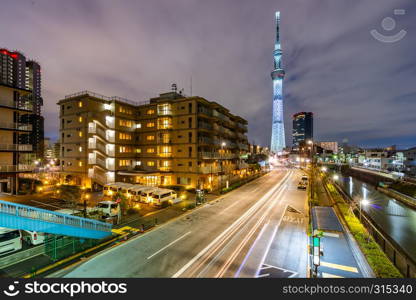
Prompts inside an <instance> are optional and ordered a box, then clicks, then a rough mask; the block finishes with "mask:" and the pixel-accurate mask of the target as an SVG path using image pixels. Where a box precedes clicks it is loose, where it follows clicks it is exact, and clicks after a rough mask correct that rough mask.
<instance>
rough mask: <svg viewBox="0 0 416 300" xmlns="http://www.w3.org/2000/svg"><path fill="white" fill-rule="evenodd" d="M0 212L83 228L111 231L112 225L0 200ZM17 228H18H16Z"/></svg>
mask: <svg viewBox="0 0 416 300" xmlns="http://www.w3.org/2000/svg"><path fill="white" fill-rule="evenodd" d="M0 213H4V214H9V215H13V216H18V217H22V218H29V219H33V220H39V221H44V222H49V223H55V224H62V225H67V226H73V227H78V228H83V229H90V230H97V231H105V232H111V228H112V225H111V224H108V223H104V222H101V221H97V220H91V219H86V218H81V217H77V216H72V215H66V214H62V213H58V212H54V211H50V210H46V209H42V208H37V207H30V206H26V205H21V204H17V203H12V202H7V201H2V200H0ZM16 229H18V228H16Z"/></svg>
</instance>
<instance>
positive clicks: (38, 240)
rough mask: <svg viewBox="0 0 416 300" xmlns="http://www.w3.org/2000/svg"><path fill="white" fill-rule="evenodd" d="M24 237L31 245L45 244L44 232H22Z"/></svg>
mask: <svg viewBox="0 0 416 300" xmlns="http://www.w3.org/2000/svg"><path fill="white" fill-rule="evenodd" d="M22 236H23V240H25V241H26V243H28V244H29V245H40V244H43V243H44V242H45V233H43V232H37V231H29V230H22Z"/></svg>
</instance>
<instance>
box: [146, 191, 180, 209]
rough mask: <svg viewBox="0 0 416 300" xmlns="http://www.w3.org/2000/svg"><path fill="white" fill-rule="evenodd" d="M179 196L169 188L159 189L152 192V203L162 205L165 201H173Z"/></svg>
mask: <svg viewBox="0 0 416 300" xmlns="http://www.w3.org/2000/svg"><path fill="white" fill-rule="evenodd" d="M177 198H178V194H176V192H175V191H172V190H168V189H157V190H156V191H154V192H152V204H153V205H155V206H161V205H162V203H163V202H169V203H170V204H173V202H174V201H175V200H176V199H177Z"/></svg>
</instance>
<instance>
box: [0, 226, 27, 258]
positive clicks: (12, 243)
mask: <svg viewBox="0 0 416 300" xmlns="http://www.w3.org/2000/svg"><path fill="white" fill-rule="evenodd" d="M20 249H22V233H21V231H20V230H17V229H10V228H5V227H0V255H1V254H6V253H10V252H14V251H17V250H20Z"/></svg>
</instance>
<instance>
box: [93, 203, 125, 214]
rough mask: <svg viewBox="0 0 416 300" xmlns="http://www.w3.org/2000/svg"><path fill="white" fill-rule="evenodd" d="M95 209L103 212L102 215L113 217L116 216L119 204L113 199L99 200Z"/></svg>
mask: <svg viewBox="0 0 416 300" xmlns="http://www.w3.org/2000/svg"><path fill="white" fill-rule="evenodd" d="M97 209H98V210H99V211H101V212H102V213H103V216H104V217H115V216H118V212H119V210H120V205H119V204H118V203H116V202H114V201H101V202H99V203H98V205H97Z"/></svg>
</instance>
